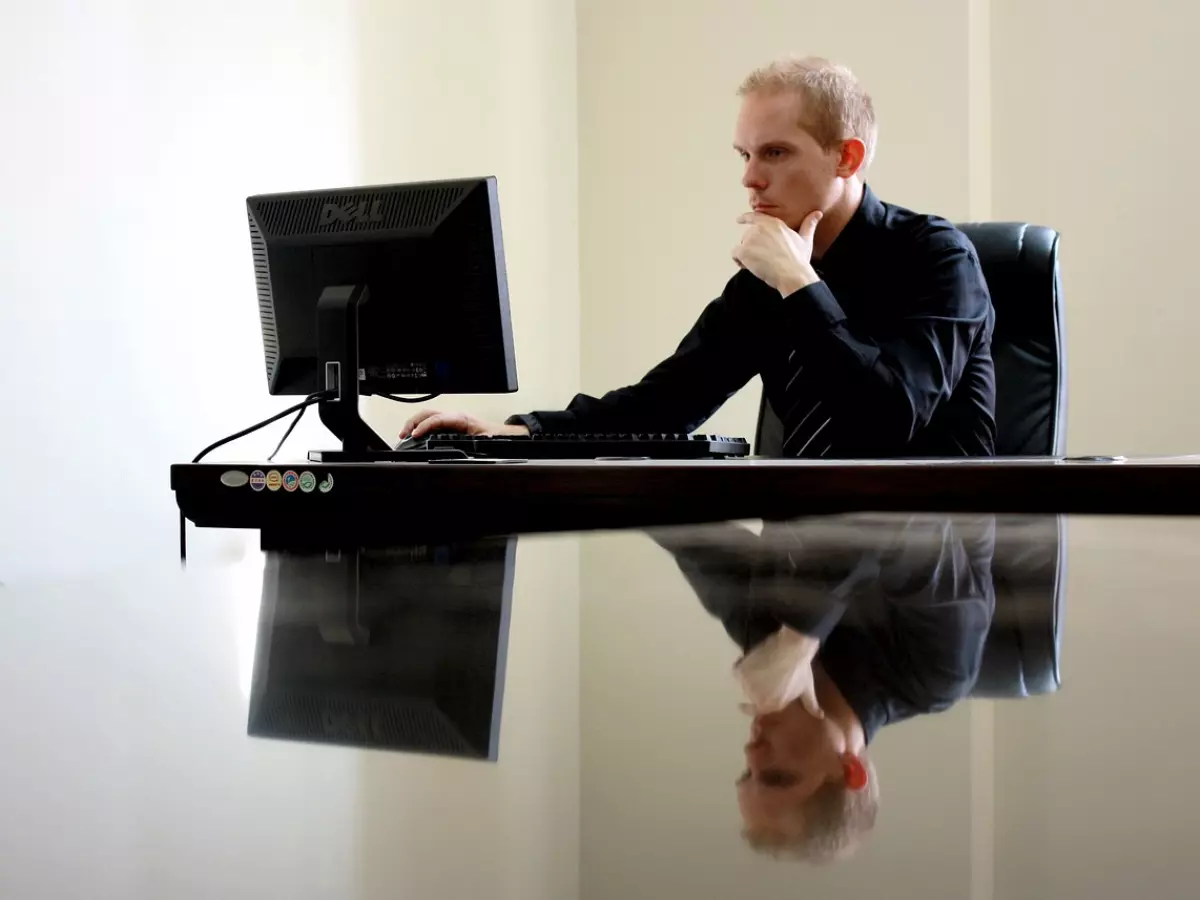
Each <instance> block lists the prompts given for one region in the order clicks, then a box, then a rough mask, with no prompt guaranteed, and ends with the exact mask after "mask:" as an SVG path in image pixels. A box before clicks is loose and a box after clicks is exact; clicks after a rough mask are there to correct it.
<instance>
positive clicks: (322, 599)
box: [247, 537, 516, 760]
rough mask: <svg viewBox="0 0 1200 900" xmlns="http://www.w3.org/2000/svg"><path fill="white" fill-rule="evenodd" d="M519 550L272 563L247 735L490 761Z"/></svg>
mask: <svg viewBox="0 0 1200 900" xmlns="http://www.w3.org/2000/svg"><path fill="white" fill-rule="evenodd" d="M515 550H516V538H511V537H510V538H500V539H489V540H481V541H473V542H470V543H462V544H451V545H444V546H412V547H392V548H384V549H378V550H377V549H356V550H350V551H346V550H343V551H337V552H330V553H327V554H320V555H300V554H289V553H286V552H271V553H268V554H267V563H266V571H265V573H264V577H263V598H262V607H261V611H260V614H259V629H258V642H257V649H256V655H255V658H254V677H253V681H252V685H251V690H250V714H249V720H248V723H247V731H248V733H249V734H251V735H255V736H258V737H272V738H284V739H288V740H298V741H315V742H319V743H330V744H344V745H353V746H360V747H373V748H378V749H390V750H403V751H410V752H415V753H438V754H446V755H451V756H465V757H474V758H480V759H491V760H494V759H496V757H497V753H498V743H499V735H500V707H501V699H502V695H503V691H504V666H505V654H506V649H507V645H508V619H509V606H510V603H511V600H512V578H513V561H514V556H515Z"/></svg>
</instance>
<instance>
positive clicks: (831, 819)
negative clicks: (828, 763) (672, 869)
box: [742, 754, 879, 863]
mask: <svg viewBox="0 0 1200 900" xmlns="http://www.w3.org/2000/svg"><path fill="white" fill-rule="evenodd" d="M862 760H863V763H864V764H865V765H866V768H867V786H866V787H865V788H863V789H862V790H861V791H852V790H850V789H848V788H847V787H846V785H845V784H844V783H841V782H836V781H827V782H826V783H825V784H823V785H821V786H820V787H819V788H817V790H816V792H815V793H814V794H813V795H812V796H811V797H809V798H808V799H807V800H806V801H805V802H804V803H803V804H802V805H801V806H798V807H797V808H796V809H794V810H792V814H791V816H789V821H788V822H785V823H783V827H782V828H779V829H774V828H772V829H769V830H767V829H750V828H746V829H744V830H743V831H742V837H744V838H745V839H746V843H748V844H749V845H750V846H751V847H753V848H754V849H755V850H758V851H759V852H761V853H767V854H770V855H771V856H776V857H790V858H792V859H800V860H804V861H805V862H810V863H829V862H835V861H837V860H840V859H845V858H846V857H848V856H850V855H851V854H853V853H854V852H855V851H856V850H857V849H858V848H859V846H861V845H862V843H863V841H865V840H866V838H867V835H868V834H870V832H871V830H872V829H873V828H874V827H875V817H876V816H877V815H878V813H879V782H878V780H877V779H876V777H875V766H874V765H872V763H871V760H870V759H869V758H868V757H867V756H866V754H864V755H863V757H862Z"/></svg>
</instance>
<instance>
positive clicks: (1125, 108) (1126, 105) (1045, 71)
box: [992, 0, 1200, 453]
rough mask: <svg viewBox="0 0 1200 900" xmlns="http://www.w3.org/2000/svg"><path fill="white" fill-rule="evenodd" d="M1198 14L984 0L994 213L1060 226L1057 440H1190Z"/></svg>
mask: <svg viewBox="0 0 1200 900" xmlns="http://www.w3.org/2000/svg"><path fill="white" fill-rule="evenodd" d="M1198 26H1200V13H1198V12H1197V11H1196V8H1195V7H1194V6H1192V5H1189V4H1179V3H1173V2H1171V0H1148V2H1145V3H1138V4H1129V3H1121V2H1116V0H1101V2H1094V3H1090V4H1088V6H1087V12H1086V14H1083V13H1082V12H1081V7H1080V5H1079V4H1078V3H1074V2H1071V0H1053V2H1048V3H1046V2H1034V0H1012V2H1010V0H1004V2H996V3H993V4H992V56H993V68H992V71H993V78H992V85H993V103H994V116H993V126H992V131H993V136H994V144H993V149H994V159H993V165H994V181H993V188H994V195H995V210H994V212H995V214H996V216H997V217H999V218H1021V219H1028V220H1033V221H1037V222H1042V223H1044V224H1047V225H1051V226H1053V227H1055V228H1057V229H1059V230H1060V231H1061V232H1062V234H1063V238H1062V258H1063V282H1064V291H1065V296H1066V318H1067V328H1066V332H1067V337H1068V353H1069V357H1068V361H1069V366H1070V371H1069V389H1070V402H1069V416H1068V445H1069V446H1068V449H1069V450H1070V451H1071V452H1076V453H1114V452H1115V453H1189V452H1194V451H1195V450H1196V449H1197V446H1200V417H1198V416H1196V415H1195V410H1196V401H1195V397H1196V392H1197V389H1200V376H1198V375H1197V373H1196V369H1195V366H1194V365H1193V359H1194V356H1195V353H1194V347H1195V335H1196V333H1197V330H1198V329H1200V306H1198V305H1197V303H1196V302H1195V295H1196V288H1195V283H1196V280H1195V276H1194V272H1193V265H1192V256H1193V253H1192V247H1193V243H1194V236H1195V224H1194V215H1193V210H1194V209H1195V207H1196V204H1197V201H1198V200H1200V187H1197V185H1196V183H1195V182H1194V181H1193V180H1192V179H1191V178H1189V177H1188V173H1187V165H1186V162H1187V160H1188V159H1189V155H1190V153H1191V152H1192V148H1194V147H1195V146H1196V144H1197V141H1198V140H1200V123H1198V122H1197V121H1196V119H1195V117H1194V116H1190V115H1188V110H1190V109H1191V108H1192V107H1193V106H1194V105H1195V93H1196V85H1197V79H1196V75H1195V69H1194V54H1195V41H1194V37H1195V34H1196V29H1197V27H1198Z"/></svg>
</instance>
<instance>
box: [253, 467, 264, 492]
mask: <svg viewBox="0 0 1200 900" xmlns="http://www.w3.org/2000/svg"><path fill="white" fill-rule="evenodd" d="M266 487H267V473H266V472H264V471H263V470H262V469H255V470H254V471H253V472H251V473H250V490H252V491H258V492H261V491H264V490H266Z"/></svg>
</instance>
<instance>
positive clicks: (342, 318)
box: [308, 284, 464, 462]
mask: <svg viewBox="0 0 1200 900" xmlns="http://www.w3.org/2000/svg"><path fill="white" fill-rule="evenodd" d="M369 297H370V292H369V291H368V290H367V286H366V285H365V284H354V285H338V286H336V287H327V288H325V290H323V291H321V298H320V299H319V300H318V301H317V363H318V365H319V371H320V374H321V379H322V384H323V388H324V390H325V391H327V392H330V393H332V394H333V396H331V397H329V398H328V399H325V400H321V401H319V402H318V403H317V409H318V412H319V413H320V416H321V421H322V422H323V423H324V425H325V427H326V428H328V429H329V430H330V431H332V432H333V434H334V436H335V437H337V438H338V439H339V440H340V441H341V442H342V449H341V450H316V451H311V452H310V453H309V454H308V458H309V459H310V460H313V461H314V462H425V461H428V460H432V459H440V458H443V457H447V458H449V457H461V456H463V455H464V454H463V453H461V452H460V451H455V450H424V451H422V450H402V451H397V450H393V449H392V447H391V445H390V444H389V443H388V442H387V441H386V440H384V439H383V438H382V437H380V436H379V434H378V433H376V431H375V429H373V428H372V427H371V426H370V425H368V424H367V423H366V422H364V421H363V419H362V416H361V415H360V414H359V411H358V398H359V396H361V395H360V393H359V389H358V385H359V381H360V379H361V378H362V374H361V372H360V371H359V365H358V310H359V308H360V307H361V306H362V305H363V304H364V303H366V302H367V299H368V298H369Z"/></svg>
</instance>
